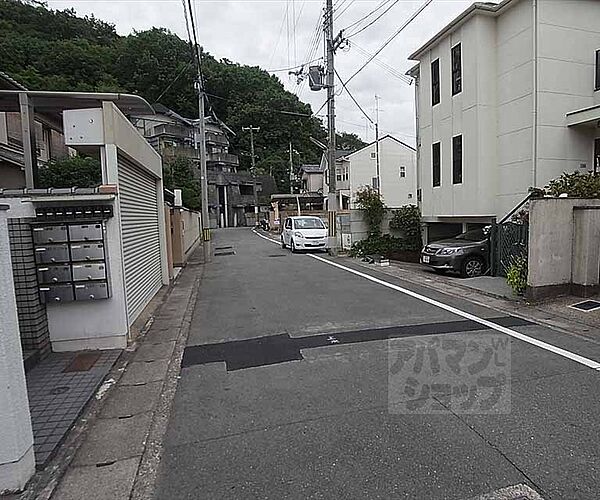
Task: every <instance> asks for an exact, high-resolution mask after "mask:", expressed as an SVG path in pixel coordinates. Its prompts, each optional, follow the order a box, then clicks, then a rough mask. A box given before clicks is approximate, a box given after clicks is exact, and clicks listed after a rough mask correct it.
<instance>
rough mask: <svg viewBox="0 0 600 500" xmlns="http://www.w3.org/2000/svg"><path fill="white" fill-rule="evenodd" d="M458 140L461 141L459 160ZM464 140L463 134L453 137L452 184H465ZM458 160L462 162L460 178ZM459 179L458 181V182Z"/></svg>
mask: <svg viewBox="0 0 600 500" xmlns="http://www.w3.org/2000/svg"><path fill="white" fill-rule="evenodd" d="M457 139H460V143H459V144H460V157H459V158H457V154H456V146H457ZM464 154H465V153H464V140H463V134H457V135H454V136H452V184H453V185H455V186H456V185H459V184H462V183H463V177H464V176H463V173H464ZM457 160H460V178H458V176H457V168H456V166H457ZM457 178H458V180H457Z"/></svg>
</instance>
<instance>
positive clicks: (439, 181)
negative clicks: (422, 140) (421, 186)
mask: <svg viewBox="0 0 600 500" xmlns="http://www.w3.org/2000/svg"><path fill="white" fill-rule="evenodd" d="M436 146H437V153H438V154H437V160H438V163H437V184H436V162H435V160H436V155H435V150H436ZM431 185H432V186H433V187H434V188H436V187H441V186H442V142H441V141H437V142H434V143H433V144H432V145H431Z"/></svg>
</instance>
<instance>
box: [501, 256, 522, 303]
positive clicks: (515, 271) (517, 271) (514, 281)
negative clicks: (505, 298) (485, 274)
mask: <svg viewBox="0 0 600 500" xmlns="http://www.w3.org/2000/svg"><path fill="white" fill-rule="evenodd" d="M506 282H507V283H508V285H509V286H510V287H511V288H512V291H513V292H514V293H515V294H516V295H523V294H524V293H525V289H526V288H527V258H526V257H513V259H512V262H511V264H510V266H509V267H508V270H507V272H506Z"/></svg>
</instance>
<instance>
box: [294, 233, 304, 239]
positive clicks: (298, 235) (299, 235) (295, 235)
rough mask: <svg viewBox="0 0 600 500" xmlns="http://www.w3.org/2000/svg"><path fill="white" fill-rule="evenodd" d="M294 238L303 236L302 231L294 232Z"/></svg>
mask: <svg viewBox="0 0 600 500" xmlns="http://www.w3.org/2000/svg"><path fill="white" fill-rule="evenodd" d="M294 238H304V235H303V234H302V233H294Z"/></svg>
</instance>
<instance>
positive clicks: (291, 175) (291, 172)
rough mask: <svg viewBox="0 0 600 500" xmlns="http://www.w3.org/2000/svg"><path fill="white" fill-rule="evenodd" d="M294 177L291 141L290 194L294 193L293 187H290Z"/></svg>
mask: <svg viewBox="0 0 600 500" xmlns="http://www.w3.org/2000/svg"><path fill="white" fill-rule="evenodd" d="M293 175H294V159H293V158H292V141H290V194H292V193H293V192H294V186H293V185H292V180H293Z"/></svg>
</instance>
